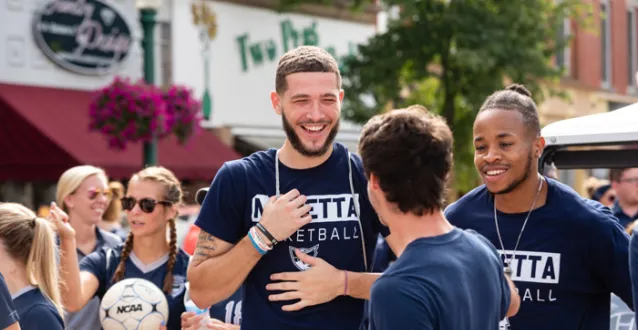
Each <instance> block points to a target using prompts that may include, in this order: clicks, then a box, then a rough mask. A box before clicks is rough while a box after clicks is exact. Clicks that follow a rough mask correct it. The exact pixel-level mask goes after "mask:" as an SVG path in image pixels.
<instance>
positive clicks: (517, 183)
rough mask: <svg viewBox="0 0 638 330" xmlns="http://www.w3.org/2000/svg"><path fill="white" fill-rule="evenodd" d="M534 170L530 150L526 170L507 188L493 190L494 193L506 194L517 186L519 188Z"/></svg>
mask: <svg viewBox="0 0 638 330" xmlns="http://www.w3.org/2000/svg"><path fill="white" fill-rule="evenodd" d="M531 172H532V150H530V151H529V155H527V164H526V165H525V171H524V172H523V175H521V177H520V178H517V179H515V180H514V181H512V183H510V184H509V186H507V187H506V188H505V189H503V190H501V191H494V192H492V193H493V194H494V195H504V194H508V193H511V192H512V191H514V190H515V189H516V188H518V187H519V186H520V185H521V184H522V183H523V182H525V181H526V180H527V179H528V178H529V176H530V174H531Z"/></svg>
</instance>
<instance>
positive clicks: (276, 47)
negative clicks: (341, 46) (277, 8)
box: [235, 19, 356, 72]
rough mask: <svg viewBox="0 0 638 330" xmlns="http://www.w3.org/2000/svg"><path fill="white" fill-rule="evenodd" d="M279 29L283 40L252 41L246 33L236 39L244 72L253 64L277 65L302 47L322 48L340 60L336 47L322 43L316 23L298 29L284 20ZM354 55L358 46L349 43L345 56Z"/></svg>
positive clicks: (290, 22) (254, 65)
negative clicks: (290, 53)
mask: <svg viewBox="0 0 638 330" xmlns="http://www.w3.org/2000/svg"><path fill="white" fill-rule="evenodd" d="M279 29H280V36H281V39H279V38H271V39H268V40H261V41H259V40H257V41H252V40H250V36H249V34H248V33H244V34H242V35H240V36H237V37H236V38H235V41H236V42H237V46H238V47H237V49H239V56H240V57H241V69H242V71H243V72H247V71H248V69H249V68H250V67H251V65H250V64H251V63H252V67H257V66H260V65H262V64H263V63H264V61H268V62H272V63H276V62H277V61H278V60H279V57H280V56H281V55H283V54H284V53H285V52H287V51H288V50H290V49H293V48H296V47H299V46H301V45H305V46H319V47H322V48H324V49H325V50H327V51H328V52H329V53H330V54H332V56H333V57H335V58H337V60H339V56H338V55H337V54H336V51H335V47H334V46H332V45H325V44H321V43H320V39H319V32H318V31H317V22H316V21H315V22H312V24H310V25H308V26H305V27H302V28H300V29H297V28H295V27H294V26H293V23H292V21H291V20H290V19H284V20H282V21H280V22H279ZM354 54H356V46H355V44H354V43H349V49H348V54H343V55H344V56H345V55H354Z"/></svg>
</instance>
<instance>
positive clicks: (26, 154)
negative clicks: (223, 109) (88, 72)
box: [0, 84, 240, 181]
mask: <svg viewBox="0 0 638 330" xmlns="http://www.w3.org/2000/svg"><path fill="white" fill-rule="evenodd" d="M92 96H93V94H92V93H91V92H86V91H76V90H68V89H57V88H44V87H33V86H20V85H7V84H0V132H2V133H1V135H0V181H5V180H19V181H40V180H43V181H57V180H58V178H59V177H60V175H61V174H62V172H64V171H65V170H66V169H68V168H69V167H72V166H76V165H80V164H90V165H95V166H99V167H102V168H104V169H105V170H106V171H107V173H108V175H109V176H110V177H111V178H118V179H125V178H128V177H130V176H131V175H132V174H133V173H135V172H136V171H139V170H140V169H141V168H142V163H143V153H142V145H141V143H137V144H131V145H128V146H127V149H126V150H125V151H115V150H112V149H109V148H108V147H107V141H106V139H105V138H104V136H103V135H101V134H100V133H95V132H89V110H88V109H89V103H90V102H91V99H92ZM239 157H240V155H239V154H238V153H236V152H235V151H234V150H232V149H231V148H229V147H228V146H226V145H225V144H223V143H222V142H221V141H220V140H219V139H218V138H217V137H216V136H215V135H214V134H213V133H211V132H209V131H204V132H201V133H200V134H199V135H197V136H195V137H193V138H192V139H191V141H190V142H189V144H188V145H187V146H186V147H183V146H180V145H179V144H178V143H177V141H176V139H174V138H173V137H169V138H167V139H164V140H162V141H160V142H159V145H158V161H159V163H160V165H162V166H165V167H167V168H169V169H170V170H172V171H173V172H174V173H175V175H177V176H178V177H179V178H180V179H182V180H184V179H189V180H211V179H212V178H213V177H214V176H215V173H217V170H218V169H219V168H220V167H221V166H222V165H223V163H224V162H226V161H229V160H233V159H237V158H239Z"/></svg>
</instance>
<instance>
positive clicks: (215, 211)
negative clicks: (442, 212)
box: [188, 46, 387, 330]
mask: <svg viewBox="0 0 638 330" xmlns="http://www.w3.org/2000/svg"><path fill="white" fill-rule="evenodd" d="M275 89H276V90H275V91H273V92H272V93H271V95H270V98H271V102H272V106H273V109H274V110H275V112H276V113H277V114H278V115H280V116H281V117H282V122H283V127H284V131H285V133H286V137H287V138H286V140H285V142H284V144H283V146H282V147H281V148H280V149H278V150H277V149H270V150H266V151H260V152H256V153H254V154H252V155H250V156H248V157H246V158H243V159H240V160H236V161H231V162H227V163H226V164H224V166H222V168H221V169H220V170H219V172H218V173H217V175H216V176H215V179H214V180H213V183H212V185H211V187H210V189H209V192H208V193H207V194H206V198H205V199H204V203H203V204H202V208H201V211H200V213H199V216H198V218H197V220H196V222H195V224H196V225H197V226H199V227H200V228H201V229H202V231H201V233H200V235H199V237H198V241H197V247H196V249H195V253H194V256H193V259H192V261H191V263H190V265H189V271H188V280H189V282H190V294H191V297H192V298H193V301H194V302H195V304H197V305H198V306H199V307H200V308H203V307H208V306H210V305H212V304H214V303H217V302H219V301H221V300H223V299H225V298H227V297H229V296H230V295H231V294H232V293H234V292H235V291H236V290H237V289H238V288H239V287H240V286H242V285H243V297H242V320H241V328H242V329H246V330H261V329H277V330H287V329H330V330H339V329H344V330H348V329H357V328H358V327H359V325H360V323H361V321H362V318H363V310H364V299H367V298H368V297H369V295H370V287H371V285H372V283H373V282H374V281H375V280H376V278H377V277H378V274H371V273H368V272H369V270H370V267H369V264H371V263H372V254H373V252H374V247H375V243H376V239H377V237H378V235H379V234H380V233H382V232H384V233H385V234H386V235H387V230H385V229H384V227H383V226H382V225H381V224H380V222H379V219H378V217H377V215H376V213H375V212H374V210H373V209H372V206H371V205H370V202H369V200H368V197H367V192H366V178H365V174H364V171H363V167H362V164H361V159H360V158H359V157H358V156H356V155H354V154H350V152H348V150H347V149H346V148H345V146H343V145H342V144H340V143H335V142H334V138H335V136H336V134H337V132H338V128H339V121H340V115H341V101H342V100H343V95H344V92H343V90H342V89H341V75H340V73H339V66H338V64H337V62H336V61H335V60H334V58H333V57H332V56H331V55H330V54H329V53H328V52H326V51H325V50H323V49H320V48H318V47H312V46H302V47H298V48H295V49H293V50H290V51H289V52H287V53H286V54H284V55H283V56H282V57H281V59H280V61H279V65H278V68H277V74H276V77H275Z"/></svg>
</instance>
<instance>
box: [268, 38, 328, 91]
mask: <svg viewBox="0 0 638 330" xmlns="http://www.w3.org/2000/svg"><path fill="white" fill-rule="evenodd" d="M298 72H334V73H335V74H336V75H337V88H339V89H341V72H340V71H339V65H338V64H337V61H336V60H335V59H334V57H332V55H330V53H328V52H327V51H326V50H324V49H322V48H319V47H315V46H300V47H297V48H295V49H291V50H289V51H288V52H286V53H285V54H284V55H283V56H281V58H280V59H279V64H278V66H277V75H276V77H275V90H276V91H277V93H278V94H283V93H284V92H285V91H286V90H287V89H288V83H287V81H286V77H287V76H288V75H291V74H293V73H298Z"/></svg>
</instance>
